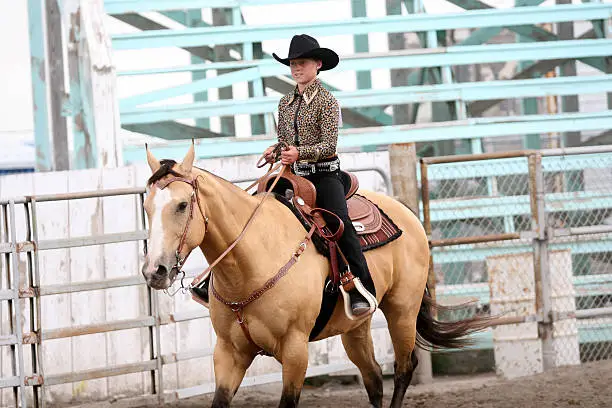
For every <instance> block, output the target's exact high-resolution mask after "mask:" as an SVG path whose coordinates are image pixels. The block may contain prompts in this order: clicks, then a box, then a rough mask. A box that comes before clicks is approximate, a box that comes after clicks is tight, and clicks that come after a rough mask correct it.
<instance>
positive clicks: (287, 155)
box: [281, 146, 299, 164]
mask: <svg viewBox="0 0 612 408" xmlns="http://www.w3.org/2000/svg"><path fill="white" fill-rule="evenodd" d="M298 156H299V153H298V150H297V149H296V148H295V146H289V148H288V149H287V150H283V151H282V152H281V163H282V164H293V163H295V162H296V161H297V159H298Z"/></svg>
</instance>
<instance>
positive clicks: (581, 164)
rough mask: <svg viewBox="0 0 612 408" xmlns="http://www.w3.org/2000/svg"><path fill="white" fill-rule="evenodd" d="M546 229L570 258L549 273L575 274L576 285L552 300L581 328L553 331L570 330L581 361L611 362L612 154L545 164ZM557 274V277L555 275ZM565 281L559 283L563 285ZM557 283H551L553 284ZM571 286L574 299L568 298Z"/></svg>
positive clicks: (550, 160) (564, 330)
mask: <svg viewBox="0 0 612 408" xmlns="http://www.w3.org/2000/svg"><path fill="white" fill-rule="evenodd" d="M543 170H544V182H545V189H546V196H545V201H546V208H547V217H546V225H547V227H548V231H549V236H550V238H551V239H550V246H551V248H552V249H555V250H559V249H561V248H568V247H569V248H570V249H571V250H570V254H568V256H566V257H564V258H563V259H562V261H561V263H560V264H559V265H555V266H556V268H553V265H551V270H553V271H555V270H556V269H558V270H565V269H570V270H571V276H570V277H571V279H572V280H573V285H572V282H565V285H563V287H561V283H558V284H557V286H558V287H556V288H554V289H557V292H558V293H557V294H556V297H555V298H553V302H556V308H557V309H558V310H560V311H565V310H571V309H573V310H576V313H577V314H578V315H579V316H582V317H583V318H582V319H580V320H579V321H578V323H577V328H574V327H568V326H567V325H565V326H563V325H561V324H559V325H558V326H557V325H555V329H554V332H553V335H554V336H556V337H559V336H563V335H566V334H567V333H568V332H570V331H572V330H576V329H577V331H578V334H579V337H580V358H581V360H582V361H595V360H601V359H609V358H611V357H612V313H609V312H612V268H611V266H612V242H610V239H611V238H612V234H611V233H612V154H610V153H590V154H581V155H570V156H567V155H556V154H555V155H550V156H547V157H545V158H544V161H543ZM553 273H554V272H553ZM561 279H562V277H559V279H557V282H560V281H561ZM554 282H555V280H553V283H554ZM572 286H573V292H572V293H567V295H570V294H573V295H574V296H571V297H570V296H564V295H565V294H566V293H564V292H567V289H563V288H569V287H572Z"/></svg>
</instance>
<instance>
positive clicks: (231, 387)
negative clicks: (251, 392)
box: [212, 338, 255, 408]
mask: <svg viewBox="0 0 612 408" xmlns="http://www.w3.org/2000/svg"><path fill="white" fill-rule="evenodd" d="M254 358H255V355H254V354H252V353H250V352H249V351H241V350H237V349H236V348H234V346H233V345H232V344H231V343H230V342H229V340H223V339H221V338H218V339H217V344H216V345H215V352H214V354H213V364H214V366H215V384H216V389H215V397H214V399H213V403H212V408H226V407H229V406H230V402H231V401H232V398H233V397H234V394H236V391H237V390H238V387H239V386H240V383H241V382H242V378H243V377H244V373H245V372H246V370H247V368H249V366H250V365H251V363H252V362H253V359H254Z"/></svg>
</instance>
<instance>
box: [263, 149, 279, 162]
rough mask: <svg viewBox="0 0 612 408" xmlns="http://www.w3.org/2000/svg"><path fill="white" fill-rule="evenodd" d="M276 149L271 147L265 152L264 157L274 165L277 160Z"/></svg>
mask: <svg viewBox="0 0 612 408" xmlns="http://www.w3.org/2000/svg"><path fill="white" fill-rule="evenodd" d="M274 147H275V146H270V147H268V148H267V149H266V150H265V151H264V154H263V155H264V157H265V159H266V162H268V163H274V159H275V158H276V157H274V156H275V155H274Z"/></svg>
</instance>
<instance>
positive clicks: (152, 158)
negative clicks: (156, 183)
mask: <svg viewBox="0 0 612 408" xmlns="http://www.w3.org/2000/svg"><path fill="white" fill-rule="evenodd" d="M145 149H146V150H147V162H148V163H149V167H150V168H151V171H152V172H153V173H155V172H156V171H157V170H159V168H160V167H161V164H159V160H157V159H156V158H155V156H153V153H151V151H150V150H149V145H148V144H146V143H145Z"/></svg>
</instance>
